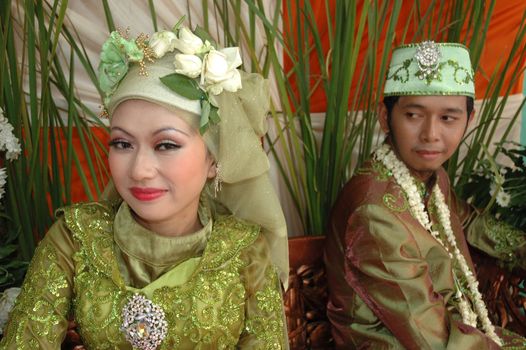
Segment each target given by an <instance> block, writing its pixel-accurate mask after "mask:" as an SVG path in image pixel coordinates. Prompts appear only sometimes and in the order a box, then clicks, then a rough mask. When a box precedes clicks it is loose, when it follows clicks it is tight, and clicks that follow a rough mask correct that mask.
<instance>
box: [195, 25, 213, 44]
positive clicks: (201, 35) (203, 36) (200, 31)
mask: <svg viewBox="0 0 526 350" xmlns="http://www.w3.org/2000/svg"><path fill="white" fill-rule="evenodd" d="M194 34H195V35H197V36H198V37H199V39H201V40H203V42H205V41H207V40H208V42H209V43H210V44H212V46H213V47H217V43H216V41H215V40H214V38H212V36H211V35H210V34H208V32H207V31H206V30H204V29H203V28H202V27H200V26H197V27H196V28H195V30H194Z"/></svg>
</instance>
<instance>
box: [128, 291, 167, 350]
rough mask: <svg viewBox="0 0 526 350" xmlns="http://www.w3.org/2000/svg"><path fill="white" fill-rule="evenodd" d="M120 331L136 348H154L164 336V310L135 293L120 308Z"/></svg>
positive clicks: (147, 349)
mask: <svg viewBox="0 0 526 350" xmlns="http://www.w3.org/2000/svg"><path fill="white" fill-rule="evenodd" d="M122 319H123V321H122V325H121V331H122V332H123V333H124V334H125V336H126V340H127V341H128V342H130V344H131V345H132V346H133V347H134V348H137V349H142V350H155V349H157V347H158V346H159V344H161V342H162V341H163V339H164V338H165V337H166V333H167V329H168V324H167V322H166V319H165V317H164V311H163V309H161V307H159V306H158V305H155V304H154V303H153V302H152V301H151V300H149V299H147V298H146V297H144V296H143V295H140V294H135V295H134V296H133V297H132V298H131V299H130V301H129V302H128V303H127V304H126V305H124V308H123V309H122Z"/></svg>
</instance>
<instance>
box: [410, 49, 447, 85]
mask: <svg viewBox="0 0 526 350" xmlns="http://www.w3.org/2000/svg"><path fill="white" fill-rule="evenodd" d="M441 57H442V55H441V54H440V50H439V49H438V45H437V44H435V42H434V41H423V42H421V43H420V44H418V48H417V49H416V53H415V60H416V62H417V64H418V69H419V70H420V72H418V77H419V78H420V79H427V77H428V76H431V77H432V78H436V71H437V69H438V66H439V63H440V58H441Z"/></svg>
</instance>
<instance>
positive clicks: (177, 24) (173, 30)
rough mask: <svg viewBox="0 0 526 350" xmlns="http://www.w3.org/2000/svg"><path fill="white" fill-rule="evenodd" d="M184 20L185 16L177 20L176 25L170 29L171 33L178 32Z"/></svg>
mask: <svg viewBox="0 0 526 350" xmlns="http://www.w3.org/2000/svg"><path fill="white" fill-rule="evenodd" d="M185 19H186V15H183V17H181V18H179V20H178V21H177V23H176V24H175V25H174V26H173V27H172V32H174V33H176V32H177V31H178V30H179V27H181V25H182V24H183V22H184V21H185Z"/></svg>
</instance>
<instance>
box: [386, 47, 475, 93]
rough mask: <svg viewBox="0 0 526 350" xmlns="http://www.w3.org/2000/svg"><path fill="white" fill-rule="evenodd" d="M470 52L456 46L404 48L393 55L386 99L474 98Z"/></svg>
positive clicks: (388, 75)
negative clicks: (440, 96) (390, 97)
mask: <svg viewBox="0 0 526 350" xmlns="http://www.w3.org/2000/svg"><path fill="white" fill-rule="evenodd" d="M473 76H474V73H473V68H472V67H471V60H470V58H469V51H468V49H467V48H466V47H465V46H464V45H462V44H457V43H435V42H433V41H424V42H422V43H420V44H409V45H403V46H400V47H398V48H396V49H395V50H394V51H393V55H392V58H391V65H390V66H389V72H388V74H387V79H386V81H385V88H384V96H402V95H462V96H471V97H475V85H474V81H473Z"/></svg>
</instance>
